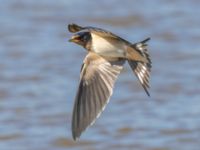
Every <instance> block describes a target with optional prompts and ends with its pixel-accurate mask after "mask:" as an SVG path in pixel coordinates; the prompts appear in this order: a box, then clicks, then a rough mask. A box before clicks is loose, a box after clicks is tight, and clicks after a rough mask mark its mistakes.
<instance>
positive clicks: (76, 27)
mask: <svg viewBox="0 0 200 150" xmlns="http://www.w3.org/2000/svg"><path fill="white" fill-rule="evenodd" d="M82 29H83V27H81V26H79V25H77V24H75V23H71V24H68V30H69V32H72V33H75V32H78V31H80V30H82Z"/></svg>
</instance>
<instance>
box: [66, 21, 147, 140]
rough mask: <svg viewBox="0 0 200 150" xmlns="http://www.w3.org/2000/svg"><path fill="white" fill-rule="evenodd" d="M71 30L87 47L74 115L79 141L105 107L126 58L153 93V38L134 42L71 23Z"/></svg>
mask: <svg viewBox="0 0 200 150" xmlns="http://www.w3.org/2000/svg"><path fill="white" fill-rule="evenodd" d="M68 30H69V31H70V32H72V33H74V35H73V36H72V37H71V39H70V40H69V41H70V42H74V43H76V44H78V45H81V46H82V47H83V48H85V49H86V50H87V55H86V57H85V59H84V61H83V65H82V68H81V73H80V82H79V87H78V92H77V94H76V98H75V103H74V109H73V116H72V136H73V139H74V140H76V139H77V138H79V137H80V135H81V133H82V132H83V131H84V130H85V129H86V128H88V127H89V126H90V125H92V124H93V123H94V122H95V120H96V118H98V117H99V116H100V114H101V112H102V111H103V110H104V109H105V106H106V104H107V103H108V101H109V99H110V97H111V95H112V92H113V87H114V83H115V81H116V79H117V77H118V75H119V74H120V72H121V70H122V69H123V65H124V63H125V62H126V61H128V63H129V65H130V67H131V69H132V70H133V72H134V73H135V75H136V76H137V78H138V80H139V82H140V83H141V85H142V87H143V88H144V90H145V92H146V93H147V95H148V96H150V94H149V92H148V88H149V78H150V71H151V59H150V56H149V54H148V51H147V43H146V42H147V41H149V40H150V38H147V39H145V40H143V41H141V42H138V43H134V44H132V43H130V42H128V41H126V40H124V39H122V38H121V37H119V36H117V35H115V34H113V33H111V32H108V31H106V30H103V29H100V28H95V27H81V26H79V25H76V24H69V25H68Z"/></svg>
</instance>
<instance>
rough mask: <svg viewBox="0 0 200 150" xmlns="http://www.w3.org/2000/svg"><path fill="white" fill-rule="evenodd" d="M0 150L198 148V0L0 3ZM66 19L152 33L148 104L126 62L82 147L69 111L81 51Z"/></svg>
mask: <svg viewBox="0 0 200 150" xmlns="http://www.w3.org/2000/svg"><path fill="white" fill-rule="evenodd" d="M0 2H1V5H0V149H1V150H36V149H37V150H64V149H72V150H79V149H83V150H93V149H94V150H102V149H109V150H121V149H123V150H126V149H127V150H128V149H137V150H200V86H199V83H200V67H199V63H200V18H199V15H200V9H199V6H200V1H199V0H190V1H189V0H162V1H160V0H152V1H150V0H149V1H147V0H140V1H137V0H134V1H133V0H125V1H120V0H110V1H107V0H101V1H89V0H88V1H87V0H85V1H82V0H57V1H49V0H40V1H35V0H0ZM68 23H78V24H80V25H86V26H87V25H90V26H97V27H101V28H105V29H107V30H110V31H112V32H114V33H116V34H118V35H120V36H122V37H123V38H125V39H127V40H129V41H133V42H136V41H140V40H143V39H144V38H146V37H151V38H152V40H151V41H150V42H149V48H150V50H149V51H150V54H151V57H152V61H153V69H152V74H151V90H150V93H151V97H150V98H148V97H147V96H146V95H145V92H144V91H143V89H142V88H141V86H140V85H139V83H138V81H137V80H136V78H135V77H134V75H133V74H132V72H131V69H130V68H129V66H128V65H126V66H125V68H124V70H123V72H122V74H121V75H120V77H119V80H118V81H117V83H116V86H115V90H114V91H115V92H114V94H113V96H112V98H111V101H110V103H109V104H108V106H107V108H106V109H105V111H104V112H103V114H102V115H101V117H100V118H99V119H98V120H97V122H96V123H95V125H94V126H92V127H91V128H89V130H87V131H86V132H85V133H84V134H83V135H82V136H81V139H80V140H79V141H78V142H74V141H73V140H72V137H71V114H72V107H73V102H74V97H75V93H76V90H77V86H78V80H79V71H80V67H81V63H82V60H83V58H84V57H85V54H86V52H85V50H83V48H81V47H79V46H77V45H75V44H72V43H69V42H68V39H69V38H70V36H71V34H70V33H69V32H68V31H67V24H68Z"/></svg>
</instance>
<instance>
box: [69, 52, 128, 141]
mask: <svg viewBox="0 0 200 150" xmlns="http://www.w3.org/2000/svg"><path fill="white" fill-rule="evenodd" d="M124 62H125V60H122V59H121V60H119V59H113V58H112V59H108V58H104V57H101V56H99V55H97V54H95V53H92V52H90V53H88V55H87V56H86V58H85V60H84V64H83V67H82V70H81V75H80V83H79V88H78V92H77V95H76V98H75V103H74V110H73V116H72V135H73V138H74V140H76V138H78V137H80V135H81V133H82V132H83V131H84V130H85V129H86V128H87V127H88V126H90V125H92V124H93V123H94V122H95V120H96V118H98V117H99V116H100V114H101V112H102V111H103V110H104V108H105V106H106V104H107V103H108V101H109V98H110V96H111V95H112V92H113V86H114V83H115V80H116V79H117V76H118V74H119V73H120V71H121V70H122V68H123V64H124Z"/></svg>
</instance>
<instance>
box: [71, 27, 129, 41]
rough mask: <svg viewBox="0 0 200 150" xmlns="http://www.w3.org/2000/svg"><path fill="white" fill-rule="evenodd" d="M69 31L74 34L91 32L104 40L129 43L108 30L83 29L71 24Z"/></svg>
mask: <svg viewBox="0 0 200 150" xmlns="http://www.w3.org/2000/svg"><path fill="white" fill-rule="evenodd" d="M68 30H69V31H70V32H72V33H75V32H82V30H84V31H89V32H91V33H93V34H96V35H98V36H101V37H103V38H107V39H114V40H122V41H124V42H126V43H129V42H128V41H126V40H124V39H122V38H121V37H119V36H117V35H115V34H113V33H112V32H109V31H106V30H104V29H101V28H96V27H91V26H86V27H81V26H79V25H77V24H69V25H68Z"/></svg>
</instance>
